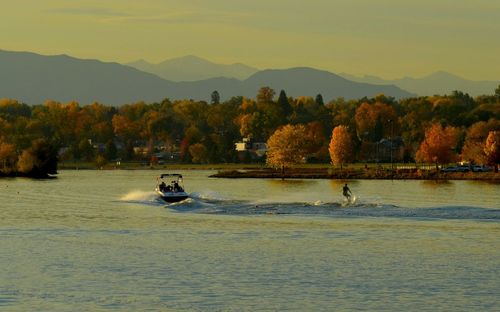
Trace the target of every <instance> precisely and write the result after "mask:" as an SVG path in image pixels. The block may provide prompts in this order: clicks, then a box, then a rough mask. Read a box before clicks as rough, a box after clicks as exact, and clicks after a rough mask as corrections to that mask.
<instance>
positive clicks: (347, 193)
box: [342, 183, 352, 200]
mask: <svg viewBox="0 0 500 312" xmlns="http://www.w3.org/2000/svg"><path fill="white" fill-rule="evenodd" d="M342 194H343V195H344V197H345V198H346V199H347V200H350V199H351V195H352V192H351V190H350V189H349V187H348V186H347V183H346V184H345V185H344V187H343V188H342Z"/></svg>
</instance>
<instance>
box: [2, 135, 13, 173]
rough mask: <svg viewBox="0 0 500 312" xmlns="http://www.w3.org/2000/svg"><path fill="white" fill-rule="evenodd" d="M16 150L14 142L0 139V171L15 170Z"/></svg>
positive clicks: (8, 171)
mask: <svg viewBox="0 0 500 312" xmlns="http://www.w3.org/2000/svg"><path fill="white" fill-rule="evenodd" d="M16 165H17V152H16V147H15V146H14V144H9V143H7V142H3V141H2V140H1V139H0V172H1V173H4V174H10V173H12V172H15V171H16Z"/></svg>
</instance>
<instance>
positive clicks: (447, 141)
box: [416, 123, 457, 170]
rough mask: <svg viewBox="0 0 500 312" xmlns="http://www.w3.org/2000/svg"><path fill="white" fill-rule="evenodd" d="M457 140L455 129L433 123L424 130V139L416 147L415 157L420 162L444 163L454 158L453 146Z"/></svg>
mask: <svg viewBox="0 0 500 312" xmlns="http://www.w3.org/2000/svg"><path fill="white" fill-rule="evenodd" d="M456 142H457V129H456V128H454V127H450V126H448V127H446V128H445V127H443V126H442V125H441V124H439V123H435V124H433V125H432V126H431V127H430V128H429V129H428V130H427V131H426V132H425V138H424V141H423V142H422V143H421V144H420V147H419V148H418V151H417V154H416V159H417V161H422V162H433V163H435V164H436V170H437V169H438V168H439V167H438V164H446V163H449V162H452V161H455V160H456V154H455V152H454V148H455V145H456Z"/></svg>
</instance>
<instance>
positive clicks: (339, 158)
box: [328, 126, 353, 169]
mask: <svg viewBox="0 0 500 312" xmlns="http://www.w3.org/2000/svg"><path fill="white" fill-rule="evenodd" d="M328 151H329V152H330V158H331V160H332V164H333V165H340V168H341V169H342V166H343V164H345V163H347V162H349V160H351V159H352V156H353V143H352V137H351V134H350V133H349V130H348V128H347V127H346V126H337V127H335V128H334V129H333V131H332V139H331V140H330V145H329V148H328Z"/></svg>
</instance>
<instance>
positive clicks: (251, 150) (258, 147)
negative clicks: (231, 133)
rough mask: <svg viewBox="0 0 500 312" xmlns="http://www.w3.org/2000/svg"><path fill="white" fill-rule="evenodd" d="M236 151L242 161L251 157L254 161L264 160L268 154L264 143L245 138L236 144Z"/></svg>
mask: <svg viewBox="0 0 500 312" xmlns="http://www.w3.org/2000/svg"><path fill="white" fill-rule="evenodd" d="M234 145H235V150H236V151H237V152H238V155H239V158H240V159H241V160H243V159H245V158H246V156H249V157H250V158H251V159H252V160H255V159H258V158H262V157H263V156H264V155H265V154H266V152H267V145H266V143H264V142H253V141H252V140H251V139H250V138H243V139H242V141H241V142H236V143H235V144H234Z"/></svg>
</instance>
